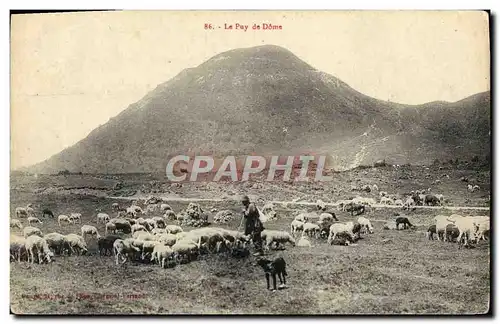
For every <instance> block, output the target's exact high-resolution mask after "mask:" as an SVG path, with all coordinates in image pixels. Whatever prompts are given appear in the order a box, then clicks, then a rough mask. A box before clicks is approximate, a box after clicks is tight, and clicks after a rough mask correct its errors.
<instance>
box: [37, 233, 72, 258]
mask: <svg viewBox="0 0 500 324" xmlns="http://www.w3.org/2000/svg"><path fill="white" fill-rule="evenodd" d="M43 238H44V239H45V240H46V241H47V244H48V245H49V248H50V249H53V250H54V252H55V253H56V254H63V252H64V249H65V248H66V249H68V250H70V247H69V244H68V240H67V239H66V236H64V235H62V234H59V233H55V232H54V233H49V234H47V235H45V236H44V237H43Z"/></svg>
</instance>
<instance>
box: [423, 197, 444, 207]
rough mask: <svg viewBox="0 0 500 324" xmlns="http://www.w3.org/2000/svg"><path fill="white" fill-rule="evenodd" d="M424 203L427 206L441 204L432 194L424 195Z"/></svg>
mask: <svg viewBox="0 0 500 324" xmlns="http://www.w3.org/2000/svg"><path fill="white" fill-rule="evenodd" d="M424 203H425V205H427V206H438V205H440V204H441V202H440V201H439V198H438V197H436V196H434V195H426V196H425V200H424Z"/></svg>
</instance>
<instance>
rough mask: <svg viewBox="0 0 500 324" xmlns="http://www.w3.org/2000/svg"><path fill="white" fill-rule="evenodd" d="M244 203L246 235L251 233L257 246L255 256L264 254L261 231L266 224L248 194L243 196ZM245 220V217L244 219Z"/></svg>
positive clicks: (242, 201) (255, 246)
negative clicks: (263, 223) (261, 219)
mask: <svg viewBox="0 0 500 324" xmlns="http://www.w3.org/2000/svg"><path fill="white" fill-rule="evenodd" d="M241 203H242V204H243V206H244V208H243V218H244V219H245V235H250V237H251V238H252V242H253V245H254V248H255V251H256V252H255V253H254V255H255V256H261V255H263V254H264V253H263V251H262V237H261V232H262V231H263V230H264V225H262V222H261V221H260V218H259V211H258V209H257V207H256V206H255V204H254V203H251V202H250V198H248V196H243V197H242V198H241ZM242 220H243V219H242Z"/></svg>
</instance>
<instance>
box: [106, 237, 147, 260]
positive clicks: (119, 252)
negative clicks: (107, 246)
mask: <svg viewBox="0 0 500 324" xmlns="http://www.w3.org/2000/svg"><path fill="white" fill-rule="evenodd" d="M140 251H141V250H140V248H139V247H137V246H136V242H135V240H134V239H130V238H128V239H125V240H122V239H118V240H116V241H114V242H113V253H114V254H115V261H116V265H118V261H119V259H120V257H122V258H123V261H122V264H123V263H125V262H126V261H127V260H128V259H129V258H132V257H133V255H134V253H135V252H140Z"/></svg>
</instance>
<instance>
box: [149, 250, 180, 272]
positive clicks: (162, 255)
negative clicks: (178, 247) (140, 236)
mask: <svg viewBox="0 0 500 324" xmlns="http://www.w3.org/2000/svg"><path fill="white" fill-rule="evenodd" d="M173 255H174V250H172V248H171V247H170V246H166V245H163V244H156V245H155V246H154V248H153V253H151V261H152V262H154V261H155V260H156V261H157V262H158V264H159V265H160V267H162V268H165V265H166V262H167V261H168V260H169V259H171V258H172V257H173Z"/></svg>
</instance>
